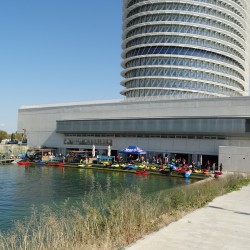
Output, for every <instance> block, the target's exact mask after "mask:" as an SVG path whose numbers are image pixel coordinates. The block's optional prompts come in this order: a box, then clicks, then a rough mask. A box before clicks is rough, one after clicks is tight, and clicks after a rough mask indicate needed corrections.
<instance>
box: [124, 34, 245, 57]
mask: <svg viewBox="0 0 250 250" xmlns="http://www.w3.org/2000/svg"><path fill="white" fill-rule="evenodd" d="M156 43H158V44H159V43H161V44H164V45H166V44H175V43H176V44H181V45H183V44H186V45H194V46H199V47H205V48H208V49H215V50H219V51H223V52H226V53H229V54H232V55H235V56H237V57H239V58H241V59H243V60H244V57H243V56H242V55H241V53H239V51H238V50H235V49H233V48H232V47H230V46H228V45H226V44H225V43H218V42H215V41H212V40H210V39H209V40H207V39H202V38H196V37H188V36H179V35H177V36H176V35H174V36H146V37H145V36H143V37H139V38H135V39H133V40H132V41H130V42H128V43H127V44H126V48H130V47H133V46H137V45H147V44H156Z"/></svg>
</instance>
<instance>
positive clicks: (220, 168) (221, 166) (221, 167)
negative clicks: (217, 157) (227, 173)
mask: <svg viewBox="0 0 250 250" xmlns="http://www.w3.org/2000/svg"><path fill="white" fill-rule="evenodd" d="M222 169H223V165H222V163H220V167H219V170H220V172H222Z"/></svg>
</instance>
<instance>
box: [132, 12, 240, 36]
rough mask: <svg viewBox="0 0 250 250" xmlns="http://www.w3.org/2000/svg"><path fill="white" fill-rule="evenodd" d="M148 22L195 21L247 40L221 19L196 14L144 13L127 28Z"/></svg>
mask: <svg viewBox="0 0 250 250" xmlns="http://www.w3.org/2000/svg"><path fill="white" fill-rule="evenodd" d="M147 22H185V23H194V24H202V25H206V26H211V27H213V28H217V29H221V30H225V31H227V32H230V33H233V34H235V35H237V36H239V37H240V38H241V39H243V40H245V38H244V36H243V35H242V34H241V33H240V32H239V31H238V30H236V29H234V28H233V27H232V26H230V25H228V24H226V23H222V22H220V21H219V20H213V19H211V17H210V18H206V17H201V16H199V15H198V16H195V15H187V14H185V13H178V14H177V13H168V14H167V15H166V14H152V15H149V14H147V15H143V16H139V17H136V18H135V19H133V20H131V21H130V22H129V23H128V24H127V28H129V27H131V26H134V25H137V24H141V23H147Z"/></svg>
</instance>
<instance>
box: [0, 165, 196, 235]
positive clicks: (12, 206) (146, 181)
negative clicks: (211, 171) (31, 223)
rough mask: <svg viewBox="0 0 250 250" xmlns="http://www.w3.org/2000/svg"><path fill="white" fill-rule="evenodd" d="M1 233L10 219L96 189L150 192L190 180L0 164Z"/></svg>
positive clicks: (87, 193)
mask: <svg viewBox="0 0 250 250" xmlns="http://www.w3.org/2000/svg"><path fill="white" fill-rule="evenodd" d="M0 183H1V185H0V230H6V229H9V228H10V227H11V225H13V220H17V219H22V218H23V217H24V216H28V215H29V214H30V211H31V209H30V208H31V207H32V206H33V205H34V206H36V207H38V208H39V207H41V205H42V204H44V205H52V204H53V203H55V204H62V203H63V202H64V201H65V200H66V199H68V198H70V202H72V203H73V202H78V201H80V200H82V199H83V198H84V197H85V196H87V195H89V194H92V193H95V192H96V191H98V190H99V189H101V190H102V191H105V192H108V193H110V194H112V192H113V190H114V189H116V190H118V191H119V190H122V189H125V188H132V187H139V188H140V189H141V190H142V192H144V193H150V192H155V191H159V190H163V189H169V188H172V187H175V186H179V185H185V184H190V183H191V180H190V179H184V178H183V179H182V178H172V177H171V178H170V177H166V176H152V175H149V176H138V175H135V174H130V173H122V172H112V171H105V170H91V169H78V168H54V167H46V166H39V167H37V166H35V167H19V166H16V165H4V166H2V165H0Z"/></svg>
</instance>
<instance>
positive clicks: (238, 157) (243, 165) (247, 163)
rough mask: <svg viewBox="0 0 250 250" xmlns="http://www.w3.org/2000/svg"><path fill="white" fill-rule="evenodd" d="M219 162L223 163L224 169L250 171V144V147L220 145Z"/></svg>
mask: <svg viewBox="0 0 250 250" xmlns="http://www.w3.org/2000/svg"><path fill="white" fill-rule="evenodd" d="M219 162H221V163H222V164H223V171H229V172H245V173H250V145H249V147H237V146H229V147H224V146H220V147H219Z"/></svg>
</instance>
